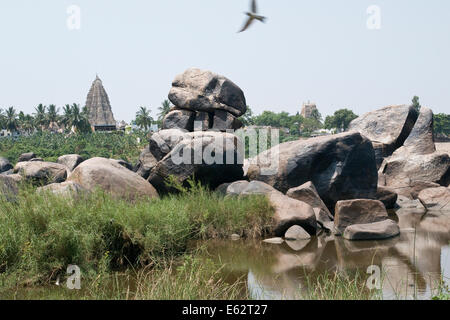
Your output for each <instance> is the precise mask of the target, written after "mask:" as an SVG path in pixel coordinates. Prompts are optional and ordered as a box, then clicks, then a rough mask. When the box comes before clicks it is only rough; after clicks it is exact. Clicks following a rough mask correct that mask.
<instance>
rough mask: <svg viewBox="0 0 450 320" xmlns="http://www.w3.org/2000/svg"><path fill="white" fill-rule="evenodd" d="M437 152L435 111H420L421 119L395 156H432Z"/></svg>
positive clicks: (427, 109) (423, 109)
mask: <svg viewBox="0 0 450 320" xmlns="http://www.w3.org/2000/svg"><path fill="white" fill-rule="evenodd" d="M435 151H436V146H435V144H434V134H433V111H431V109H429V108H425V107H422V108H421V109H420V114H419V118H418V119H417V122H416V124H415V125H414V128H413V129H412V131H411V133H410V134H409V136H408V138H407V139H406V141H405V143H404V144H403V146H402V147H401V148H399V149H398V150H396V151H395V152H394V155H395V154H408V153H411V154H430V153H433V152H435Z"/></svg>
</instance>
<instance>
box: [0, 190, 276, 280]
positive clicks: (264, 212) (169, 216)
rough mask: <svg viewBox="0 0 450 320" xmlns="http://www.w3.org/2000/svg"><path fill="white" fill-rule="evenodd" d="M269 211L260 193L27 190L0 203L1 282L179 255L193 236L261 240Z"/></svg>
mask: <svg viewBox="0 0 450 320" xmlns="http://www.w3.org/2000/svg"><path fill="white" fill-rule="evenodd" d="M272 212H273V211H272V209H271V206H270V204H269V202H268V200H267V199H266V198H265V197H263V196H253V197H246V198H228V197H225V198H224V197H222V196H220V195H218V194H216V193H214V192H211V191H209V190H207V189H204V188H201V187H199V188H197V189H195V190H192V191H191V192H188V193H183V194H179V195H172V196H167V197H165V198H162V199H153V200H148V199H141V200H139V201H136V202H133V203H130V202H127V201H124V200H119V199H116V198H113V197H111V196H109V195H107V194H106V193H104V192H101V191H96V192H93V193H92V194H88V195H83V196H82V198H79V199H77V200H76V201H73V200H71V199H68V198H66V197H61V196H55V195H53V194H50V193H36V192H35V191H34V189H32V188H31V187H24V189H23V190H22V191H21V193H20V195H19V199H18V201H17V202H15V203H9V202H6V201H4V200H0V283H1V282H2V280H3V281H6V280H5V277H6V278H9V279H14V282H17V283H25V282H31V283H46V282H48V281H49V280H52V281H54V280H55V278H56V276H57V274H58V273H63V272H64V271H65V268H66V267H67V265H68V264H77V265H78V266H79V267H80V268H81V269H82V271H83V274H85V275H87V276H89V275H95V274H97V273H98V272H103V271H105V270H104V269H105V268H106V272H110V271H112V270H117V269H121V268H122V267H129V266H130V265H132V266H133V267H134V266H136V267H140V266H147V265H149V264H152V263H154V262H155V261H162V260H164V259H166V258H171V257H174V256H177V255H179V254H181V253H184V252H185V251H186V248H187V245H188V241H191V240H194V239H208V238H217V237H229V236H230V235H231V234H233V233H237V234H240V235H242V236H244V237H249V238H256V237H261V236H262V235H264V232H265V231H266V230H268V228H269V226H270V225H271V219H272V214H273V213H272ZM105 260H106V262H107V263H106V264H105ZM105 266H106V267H105Z"/></svg>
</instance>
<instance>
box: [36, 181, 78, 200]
mask: <svg viewBox="0 0 450 320" xmlns="http://www.w3.org/2000/svg"><path fill="white" fill-rule="evenodd" d="M36 191H37V192H52V193H54V194H55V195H60V196H67V197H71V196H77V195H80V194H82V193H83V192H87V189H85V188H84V187H82V186H81V185H79V184H78V183H76V182H73V181H65V182H62V183H52V184H49V185H46V186H43V187H39V188H37V190H36Z"/></svg>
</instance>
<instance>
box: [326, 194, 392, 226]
mask: <svg viewBox="0 0 450 320" xmlns="http://www.w3.org/2000/svg"><path fill="white" fill-rule="evenodd" d="M386 219H388V214H387V211H386V208H385V207H384V204H383V203H382V202H381V201H378V200H368V199H355V200H343V201H339V202H338V203H336V212H335V215H334V225H335V227H336V230H337V231H339V232H341V233H342V232H344V230H345V228H347V227H348V226H351V225H354V224H367V223H373V222H380V221H384V220H386Z"/></svg>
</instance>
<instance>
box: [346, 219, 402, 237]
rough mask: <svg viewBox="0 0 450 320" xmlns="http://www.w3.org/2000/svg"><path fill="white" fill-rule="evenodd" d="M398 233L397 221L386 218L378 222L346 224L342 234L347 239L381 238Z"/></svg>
mask: <svg viewBox="0 0 450 320" xmlns="http://www.w3.org/2000/svg"><path fill="white" fill-rule="evenodd" d="M399 234H400V228H399V227H398V225H397V223H395V222H394V221H392V220H389V219H387V220H384V221H380V222H374V223H367V224H354V225H351V226H348V227H347V228H346V229H345V231H344V235H343V236H344V238H345V239H347V240H382V239H389V238H392V237H395V236H398V235H399Z"/></svg>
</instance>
